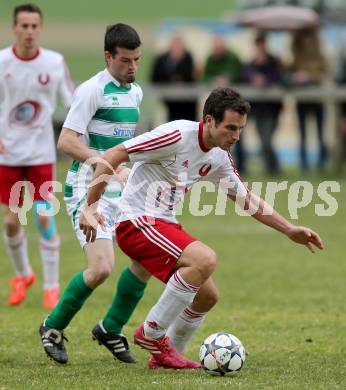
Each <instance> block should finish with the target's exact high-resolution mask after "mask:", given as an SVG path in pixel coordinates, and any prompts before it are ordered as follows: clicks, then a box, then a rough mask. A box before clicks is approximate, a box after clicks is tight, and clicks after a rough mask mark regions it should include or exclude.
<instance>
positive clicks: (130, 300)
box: [103, 268, 147, 334]
mask: <svg viewBox="0 0 346 390" xmlns="http://www.w3.org/2000/svg"><path fill="white" fill-rule="evenodd" d="M146 285H147V283H146V282H143V281H141V280H140V279H138V278H137V276H135V275H134V274H133V273H132V272H131V271H130V269H129V268H126V269H125V270H124V271H123V272H122V273H121V275H120V278H119V281H118V288H117V292H116V294H115V296H114V298H113V302H112V304H111V306H110V308H109V309H108V312H107V314H106V316H105V318H104V319H103V326H104V328H105V329H106V331H107V332H109V333H113V334H120V333H121V330H122V327H123V326H124V325H125V324H126V323H127V321H128V320H129V318H130V317H131V315H132V313H133V312H134V310H135V308H136V306H137V304H138V302H139V301H140V299H141V298H142V296H143V294H144V289H145V287H146Z"/></svg>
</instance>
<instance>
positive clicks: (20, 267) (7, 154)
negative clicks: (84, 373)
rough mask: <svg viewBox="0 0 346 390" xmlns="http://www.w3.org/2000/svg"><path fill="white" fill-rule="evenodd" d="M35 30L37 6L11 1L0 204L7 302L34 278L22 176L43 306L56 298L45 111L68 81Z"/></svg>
mask: <svg viewBox="0 0 346 390" xmlns="http://www.w3.org/2000/svg"><path fill="white" fill-rule="evenodd" d="M41 29H42V14H41V10H40V9H39V8H38V7H37V6H35V5H32V4H25V5H20V6H17V7H16V8H15V9H14V14H13V32H14V35H15V43H14V45H13V46H11V47H7V48H5V49H3V50H1V51H0V75H1V76H0V77H1V79H0V201H1V203H2V204H3V206H4V210H5V212H4V215H5V217H4V234H3V237H4V241H5V247H6V250H7V253H8V255H9V257H10V258H11V259H12V262H13V265H14V268H15V271H16V276H15V277H13V279H12V280H11V285H12V292H11V294H10V296H9V298H8V303H9V304H10V305H18V304H20V303H21V302H23V300H24V299H25V297H26V292H27V289H28V287H29V286H31V285H32V284H33V283H34V282H35V279H36V276H35V273H34V272H33V270H32V268H31V265H30V261H29V257H28V251H27V239H26V235H25V232H24V229H23V227H22V226H21V224H20V221H19V218H18V212H17V209H18V206H21V204H22V201H23V198H22V197H23V192H22V191H21V189H22V188H23V182H24V181H27V184H28V189H29V192H30V194H31V197H32V199H33V211H34V220H35V224H36V227H37V228H38V230H39V233H40V236H41V238H40V254H41V259H42V267H43V288H44V300H43V306H44V307H47V308H53V307H54V306H55V305H56V303H57V302H58V300H59V252H60V240H59V236H58V233H57V229H56V226H55V220H54V216H53V215H52V213H51V212H50V210H51V205H50V200H51V196H52V195H51V191H52V185H51V183H52V181H53V180H54V163H55V160H56V153H55V141H54V132H53V125H52V115H53V113H54V110H55V105H56V98H57V95H60V97H61V98H62V100H63V102H64V104H65V105H66V106H69V105H70V103H71V100H72V93H73V84H72V82H71V80H70V77H69V72H68V70H67V67H66V65H65V62H64V58H63V56H62V55H61V54H59V53H56V52H54V51H51V50H47V49H44V48H41V47H39V44H38V40H39V37H40V33H41ZM23 189H24V188H23Z"/></svg>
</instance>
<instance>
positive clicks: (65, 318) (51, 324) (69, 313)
mask: <svg viewBox="0 0 346 390" xmlns="http://www.w3.org/2000/svg"><path fill="white" fill-rule="evenodd" d="M92 292H93V289H91V288H90V287H88V286H87V285H86V284H85V282H84V278H83V272H79V273H78V274H76V275H75V276H74V277H73V278H72V279H71V281H70V283H69V285H68V286H67V287H66V289H65V291H64V293H63V295H62V296H61V298H60V300H59V303H58V304H57V306H56V307H55V309H54V310H53V311H52V312H51V314H50V315H49V317H48V318H47V319H46V321H45V326H46V327H47V328H50V329H57V330H63V329H65V328H66V327H67V325H68V324H69V323H70V321H71V320H72V318H73V317H74V316H75V314H76V313H77V312H78V311H79V310H80V308H81V307H82V306H83V304H84V302H85V301H86V300H87V298H88V297H89V296H90V294H91V293H92Z"/></svg>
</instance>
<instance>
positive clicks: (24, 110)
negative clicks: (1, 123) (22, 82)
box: [10, 100, 41, 127]
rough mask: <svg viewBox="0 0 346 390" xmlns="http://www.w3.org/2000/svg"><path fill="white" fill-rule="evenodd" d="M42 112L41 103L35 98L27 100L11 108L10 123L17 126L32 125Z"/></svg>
mask: <svg viewBox="0 0 346 390" xmlns="http://www.w3.org/2000/svg"><path fill="white" fill-rule="evenodd" d="M40 112H41V106H40V103H38V102H35V101H34V100H25V101H24V102H22V103H19V104H18V105H17V106H16V107H14V108H13V109H12V110H11V113H10V124H11V125H14V126H17V127H27V126H30V125H32V124H33V123H34V122H35V120H36V119H37V117H38V116H39V114H40Z"/></svg>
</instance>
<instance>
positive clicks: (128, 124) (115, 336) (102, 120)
mask: <svg viewBox="0 0 346 390" xmlns="http://www.w3.org/2000/svg"><path fill="white" fill-rule="evenodd" d="M140 45H141V41H140V38H139V36H138V34H137V32H136V31H135V30H134V29H133V28H132V27H131V26H128V25H126V24H122V23H118V24H114V25H111V26H109V27H108V28H107V30H106V34H105V47H104V49H105V60H106V63H107V67H106V69H105V70H103V71H101V72H99V73H97V74H96V75H95V76H94V77H92V78H91V79H89V80H87V81H86V82H84V83H83V84H81V85H80V86H79V87H78V89H77V90H76V93H75V95H74V98H73V102H72V105H71V109H70V111H69V113H68V115H67V118H66V120H65V123H64V125H63V129H62V132H61V134H60V138H59V141H58V147H59V148H60V149H61V150H63V151H64V152H65V153H67V154H68V155H69V156H71V157H72V158H73V159H74V161H73V163H72V165H71V167H70V169H69V171H68V173H67V178H66V184H65V203H66V205H67V211H68V214H69V215H70V217H71V221H72V225H73V228H74V230H75V233H76V235H77V238H78V240H79V242H80V245H81V247H82V248H83V250H84V252H85V254H86V257H87V260H88V265H87V268H86V269H85V270H84V271H82V272H79V273H77V274H76V275H75V276H74V277H73V278H72V280H71V281H70V282H69V284H68V286H67V287H66V289H65V291H64V293H63V295H62V296H61V299H60V301H59V303H58V305H57V306H56V308H55V309H54V310H53V311H52V313H51V314H50V315H49V316H48V318H47V319H46V320H45V321H44V323H43V324H42V325H41V327H40V334H41V339H42V343H43V346H44V349H45V351H46V353H47V354H48V356H50V357H51V358H53V359H54V360H55V361H57V362H59V363H66V362H67V359H68V356H67V352H66V349H65V346H64V342H63V331H64V329H65V328H66V327H67V326H68V324H69V323H70V321H71V320H72V319H73V317H74V316H75V315H76V313H77V312H78V311H79V310H80V309H81V307H82V306H83V304H84V302H85V301H86V299H87V298H88V297H89V296H90V294H91V293H92V292H93V290H94V289H95V288H96V287H97V286H98V285H100V284H101V283H103V282H104V281H105V280H106V279H107V277H108V276H109V275H110V273H111V271H112V269H113V267H114V249H113V239H114V235H115V224H116V222H117V207H118V206H117V205H118V203H119V199H120V196H121V186H119V185H118V183H117V182H113V183H110V184H109V186H108V187H107V189H106V191H105V193H104V194H103V197H102V201H101V202H102V213H103V215H104V217H105V223H106V225H107V228H106V229H105V231H104V230H102V229H99V230H98V232H97V240H96V241H95V242H93V243H87V242H86V240H85V237H84V235H83V231H81V230H80V228H79V214H80V210H81V207H82V205H83V204H84V201H85V197H86V194H87V188H88V185H89V183H90V182H91V179H92V176H93V168H92V167H91V166H90V165H87V164H83V162H85V161H86V160H88V159H90V158H96V159H97V158H98V157H100V156H101V155H102V154H103V153H104V151H105V150H107V149H109V148H110V147H113V146H115V145H118V144H119V143H121V142H123V141H125V140H128V139H130V138H132V137H133V136H134V132H135V128H136V124H137V122H138V119H139V105H140V102H141V100H142V95H143V94H142V89H141V88H140V86H139V85H138V84H137V83H136V82H135V77H136V72H137V67H138V64H139V61H140V57H141V49H140ZM121 169H122V172H121V174H123V175H125V176H126V173H127V172H128V171H129V170H128V168H125V167H124V168H121ZM149 277H150V274H149V273H148V272H146V271H145V270H144V268H142V267H141V266H140V265H136V264H133V265H131V266H130V267H129V268H126V269H125V270H124V271H123V272H122V274H121V275H120V278H119V281H118V289H117V294H116V296H115V297H114V299H113V302H112V304H111V306H110V308H109V310H108V312H107V314H106V316H105V317H104V319H103V320H102V321H100V322H99V323H98V324H97V325H96V326H95V327H94V328H93V330H92V335H93V338H94V339H97V340H98V342H99V343H100V344H103V345H104V346H106V347H107V348H108V349H109V350H110V352H111V353H112V354H113V356H114V357H115V358H117V359H119V360H121V361H123V362H126V363H133V362H134V361H135V360H134V358H133V356H132V354H131V353H130V351H129V347H128V342H127V340H126V338H125V336H124V335H122V334H121V331H122V327H123V325H124V324H126V323H127V321H128V319H129V318H130V316H131V314H132V312H133V310H134V309H135V307H136V305H137V303H138V301H139V300H140V299H141V297H142V296H143V293H144V288H145V286H146V282H147V280H148V278H149Z"/></svg>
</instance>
